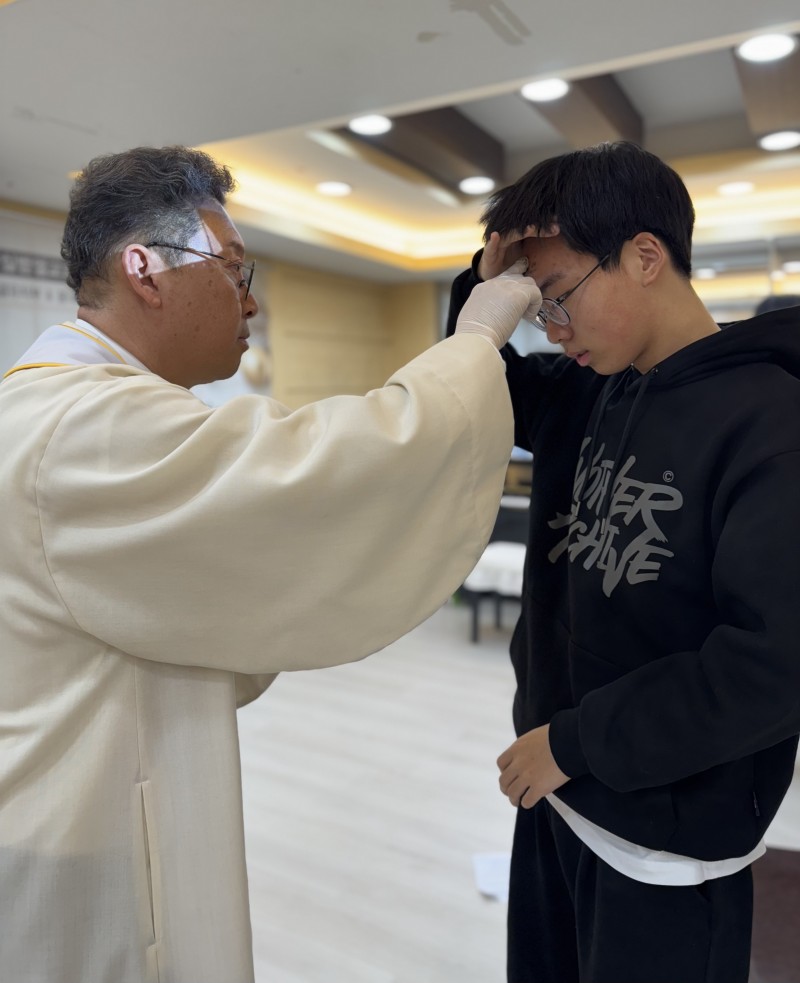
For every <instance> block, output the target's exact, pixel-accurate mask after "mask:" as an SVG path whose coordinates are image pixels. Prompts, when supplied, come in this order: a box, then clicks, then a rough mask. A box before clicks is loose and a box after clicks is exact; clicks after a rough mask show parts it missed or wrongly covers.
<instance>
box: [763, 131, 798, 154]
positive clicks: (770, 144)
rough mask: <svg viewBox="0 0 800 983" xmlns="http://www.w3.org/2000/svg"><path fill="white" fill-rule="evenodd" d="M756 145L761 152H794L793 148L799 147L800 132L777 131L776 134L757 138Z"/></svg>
mask: <svg viewBox="0 0 800 983" xmlns="http://www.w3.org/2000/svg"><path fill="white" fill-rule="evenodd" d="M758 145H759V147H761V149H762V150H794V148H795V147H800V131H798V130H779V131H778V132H777V133H768V134H767V135H766V136H763V137H760V138H759V141H758Z"/></svg>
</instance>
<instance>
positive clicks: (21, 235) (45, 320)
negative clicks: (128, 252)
mask: <svg viewBox="0 0 800 983" xmlns="http://www.w3.org/2000/svg"><path fill="white" fill-rule="evenodd" d="M61 231H62V223H60V222H58V221H56V220H54V219H48V218H40V217H38V216H34V215H27V214H24V213H15V212H10V211H5V210H2V209H0V375H2V373H3V372H5V370H6V369H8V368H9V367H10V366H11V365H13V364H14V362H16V360H17V359H18V358H19V356H20V355H22V353H23V352H24V351H25V349H26V348H27V347H28V346H29V345H30V344H31V342H32V341H34V339H35V338H37V337H38V336H39V334H41V332H42V331H44V329H45V328H47V327H49V325H51V324H57V323H58V322H59V321H63V320H65V319H67V318H72V317H74V316H75V297H74V295H73V293H72V291H71V290H70V289H69V288H68V287H67V286H66V284H65V283H64V277H65V268H64V264H63V262H62V260H61V257H60V255H59V248H60V244H61Z"/></svg>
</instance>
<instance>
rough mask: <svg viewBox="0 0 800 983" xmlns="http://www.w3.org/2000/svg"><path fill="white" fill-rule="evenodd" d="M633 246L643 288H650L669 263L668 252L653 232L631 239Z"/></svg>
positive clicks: (640, 233)
mask: <svg viewBox="0 0 800 983" xmlns="http://www.w3.org/2000/svg"><path fill="white" fill-rule="evenodd" d="M631 245H632V246H633V249H634V257H635V263H636V267H637V272H638V274H639V276H640V278H641V283H642V286H643V287H646V286H649V285H650V284H651V283H653V282H654V281H655V280H656V279H657V278H658V275H659V274H660V272H661V271H662V270H663V269H664V266H665V265H666V264H668V263H669V256H668V255H667V250H666V248H665V247H664V244H663V243H662V241H661V240H660V239H659V238H658V236H654V235H653V233H652V232H639V233H638V234H637V235H635V236H634V237H633V238H632V239H631Z"/></svg>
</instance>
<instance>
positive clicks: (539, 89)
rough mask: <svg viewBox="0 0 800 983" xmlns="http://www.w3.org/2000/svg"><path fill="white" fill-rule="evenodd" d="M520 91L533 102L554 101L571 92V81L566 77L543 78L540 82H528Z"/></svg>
mask: <svg viewBox="0 0 800 983" xmlns="http://www.w3.org/2000/svg"><path fill="white" fill-rule="evenodd" d="M519 91H520V95H521V96H522V98H523V99H528V100H530V101H531V102H552V101H553V100H554V99H560V98H561V97H562V96H565V95H566V94H567V93H568V92H569V82H565V81H564V79H541V80H540V81H538V82H528V84H527V85H523V86H522V88H521V89H520V90H519Z"/></svg>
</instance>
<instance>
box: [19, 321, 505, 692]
mask: <svg viewBox="0 0 800 983" xmlns="http://www.w3.org/2000/svg"><path fill="white" fill-rule="evenodd" d="M511 446H512V419H511V408H510V401H509V397H508V391H507V387H506V384H505V379H504V370H503V363H502V360H501V359H500V358H499V357H498V356H497V354H496V353H494V352H493V351H492V350H491V348H490V346H489V345H488V344H487V342H486V340H485V339H483V338H479V337H475V336H471V337H467V336H456V337H454V338H450V339H447V340H446V341H443V342H441V343H440V344H438V345H435V346H434V347H433V348H431V349H429V350H428V351H427V352H425V353H423V354H422V355H421V356H419V357H418V358H417V359H415V360H414V361H413V362H411V363H409V365H407V366H405V367H404V368H403V369H401V370H400V371H398V372H397V373H395V375H394V376H392V378H391V379H390V380H389V381H388V383H387V384H386V385H385V386H384V387H383V388H381V389H378V390H374V391H373V392H370V393H368V394H367V395H366V396H362V397H357V396H337V397H333V398H330V399H326V400H322V401H320V402H317V403H313V404H310V405H308V406H305V407H303V408H301V409H298V410H295V411H290V410H288V409H287V408H286V407H284V406H282V405H281V404H279V403H277V402H276V401H274V400H271V399H267V398H265V397H261V396H243V397H239V398H237V399H234V400H231V401H230V402H229V403H227V404H225V405H224V406H222V407H220V408H218V409H213V410H212V409H210V408H209V407H207V406H205V405H204V404H203V403H201V402H200V401H199V400H198V399H197V398H196V397H194V396H193V395H192V394H191V393H189V392H187V391H186V390H184V389H181V388H180V387H177V386H173V385H170V384H168V383H165V382H164V381H163V380H161V379H159V378H158V377H156V376H151V375H144V374H143V375H135V376H131V375H130V374H128V375H126V376H123V377H113V376H112V377H111V378H109V379H107V381H104V382H100V383H98V385H95V386H92V387H90V388H89V390H88V391H87V392H85V393H84V395H83V396H82V397H81V398H80V399H78V400H77V402H75V404H74V405H73V406H72V407H71V408H70V409H69V411H68V412H67V413H66V414H65V415H64V416H63V417H62V419H61V421H60V423H59V424H58V426H57V427H56V429H55V431H54V432H53V434H52V436H51V438H50V440H49V442H48V444H47V447H46V449H45V451H44V453H43V456H42V459H41V464H40V468H39V474H38V479H37V483H36V498H37V503H38V507H39V516H40V523H41V533H42V543H43V548H44V552H45V559H46V562H47V565H48V570H49V573H50V576H51V577H52V580H53V583H54V585H55V587H56V589H57V591H58V592H59V594H60V597H61V599H62V601H63V603H64V605H65V607H66V609H67V610H68V612H69V616H70V617H71V618H72V619H73V621H74V624H75V627H76V628H77V629H79V630H82V631H85V632H87V633H89V634H91V635H93V636H95V637H96V638H98V639H100V640H102V641H103V642H104V643H106V644H108V645H110V646H113V647H114V648H116V649H119V650H121V651H123V652H127V653H129V654H130V655H133V656H136V657H139V658H144V659H151V660H157V661H160V662H167V663H173V664H177V665H198V666H206V667H211V668H219V669H227V670H231V671H234V672H238V673H245V674H260V673H276V672H280V671H283V670H291V669H311V668H318V667H323V666H332V665H336V664H339V663H344V662H350V661H355V660H357V659H360V658H363V657H365V656H367V655H369V654H370V653H371V652H374V651H377V650H378V649H381V648H383V647H384V646H385V645H387V644H389V643H390V642H392V641H394V640H395V639H396V638H398V637H399V636H401V635H402V634H404V633H405V632H407V631H409V630H410V629H411V628H413V627H415V626H416V625H417V624H419V623H420V622H421V621H423V620H424V619H425V618H427V617H428V616H429V615H431V614H432V613H433V612H434V611H435V610H436V609H437V608H438V607H439V606H440V605H441V604H442V603H443V602H444V601H445V600H446V599H447V598H448V597H449V596H450V594H451V593H452V592H453V591H454V590H455V589H456V588H457V587H458V586H459V585H460V584H461V583H462V581H463V580H464V578H465V577H466V575H467V574H468V573H469V571H470V570H471V569H472V567H473V566H474V564H475V563H476V562H477V559H478V557H479V556H480V554H481V552H482V550H483V548H484V546H485V544H486V542H487V540H488V537H489V534H490V532H491V529H492V526H493V523H494V519H495V517H496V514H497V510H498V506H499V500H500V495H501V493H502V486H503V480H504V476H505V470H506V466H507V463H508V460H509V455H510V452H511ZM265 682H266V681H265ZM245 689H246V687H245ZM245 689H243V690H242V692H241V693H240V694H239V695H240V696H241V698H242V701H245V702H246V700H247V699H248V698H250V697H248V695H247V693H246V692H245ZM253 695H255V694H253Z"/></svg>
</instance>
